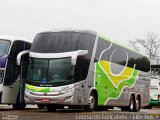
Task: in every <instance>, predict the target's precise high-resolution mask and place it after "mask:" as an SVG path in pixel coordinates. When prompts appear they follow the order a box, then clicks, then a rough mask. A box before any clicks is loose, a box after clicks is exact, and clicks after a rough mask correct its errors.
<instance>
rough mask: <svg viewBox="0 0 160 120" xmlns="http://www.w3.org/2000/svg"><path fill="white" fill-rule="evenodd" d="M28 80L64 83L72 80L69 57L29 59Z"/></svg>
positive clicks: (41, 82)
mask: <svg viewBox="0 0 160 120" xmlns="http://www.w3.org/2000/svg"><path fill="white" fill-rule="evenodd" d="M28 81H30V82H31V83H36V84H52V86H59V85H66V84H70V83H72V82H73V66H72V65H71V58H61V59H34V58H31V59H30V65H29V78H28Z"/></svg>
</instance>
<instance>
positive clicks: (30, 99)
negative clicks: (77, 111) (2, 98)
mask: <svg viewBox="0 0 160 120" xmlns="http://www.w3.org/2000/svg"><path fill="white" fill-rule="evenodd" d="M25 102H26V103H30V104H64V105H68V104H69V105H72V104H74V98H73V92H69V93H64V94H59V95H55V94H54V95H52V94H47V93H31V92H25Z"/></svg>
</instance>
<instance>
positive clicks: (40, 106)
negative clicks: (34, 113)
mask: <svg viewBox="0 0 160 120" xmlns="http://www.w3.org/2000/svg"><path fill="white" fill-rule="evenodd" d="M37 107H38V108H39V109H45V107H46V105H44V104H37Z"/></svg>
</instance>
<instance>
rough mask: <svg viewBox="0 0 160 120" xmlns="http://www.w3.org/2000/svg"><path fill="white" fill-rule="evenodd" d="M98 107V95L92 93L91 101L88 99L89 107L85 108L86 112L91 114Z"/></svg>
mask: <svg viewBox="0 0 160 120" xmlns="http://www.w3.org/2000/svg"><path fill="white" fill-rule="evenodd" d="M96 107H97V99H96V94H95V93H94V92H91V94H90V96H89V99H88V105H87V106H85V107H84V109H85V111H88V112H91V111H94V110H96Z"/></svg>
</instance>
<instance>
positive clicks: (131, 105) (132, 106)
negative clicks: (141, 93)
mask: <svg viewBox="0 0 160 120" xmlns="http://www.w3.org/2000/svg"><path fill="white" fill-rule="evenodd" d="M134 108H135V100H134V97H133V96H131V98H130V103H129V108H128V109H129V112H134Z"/></svg>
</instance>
